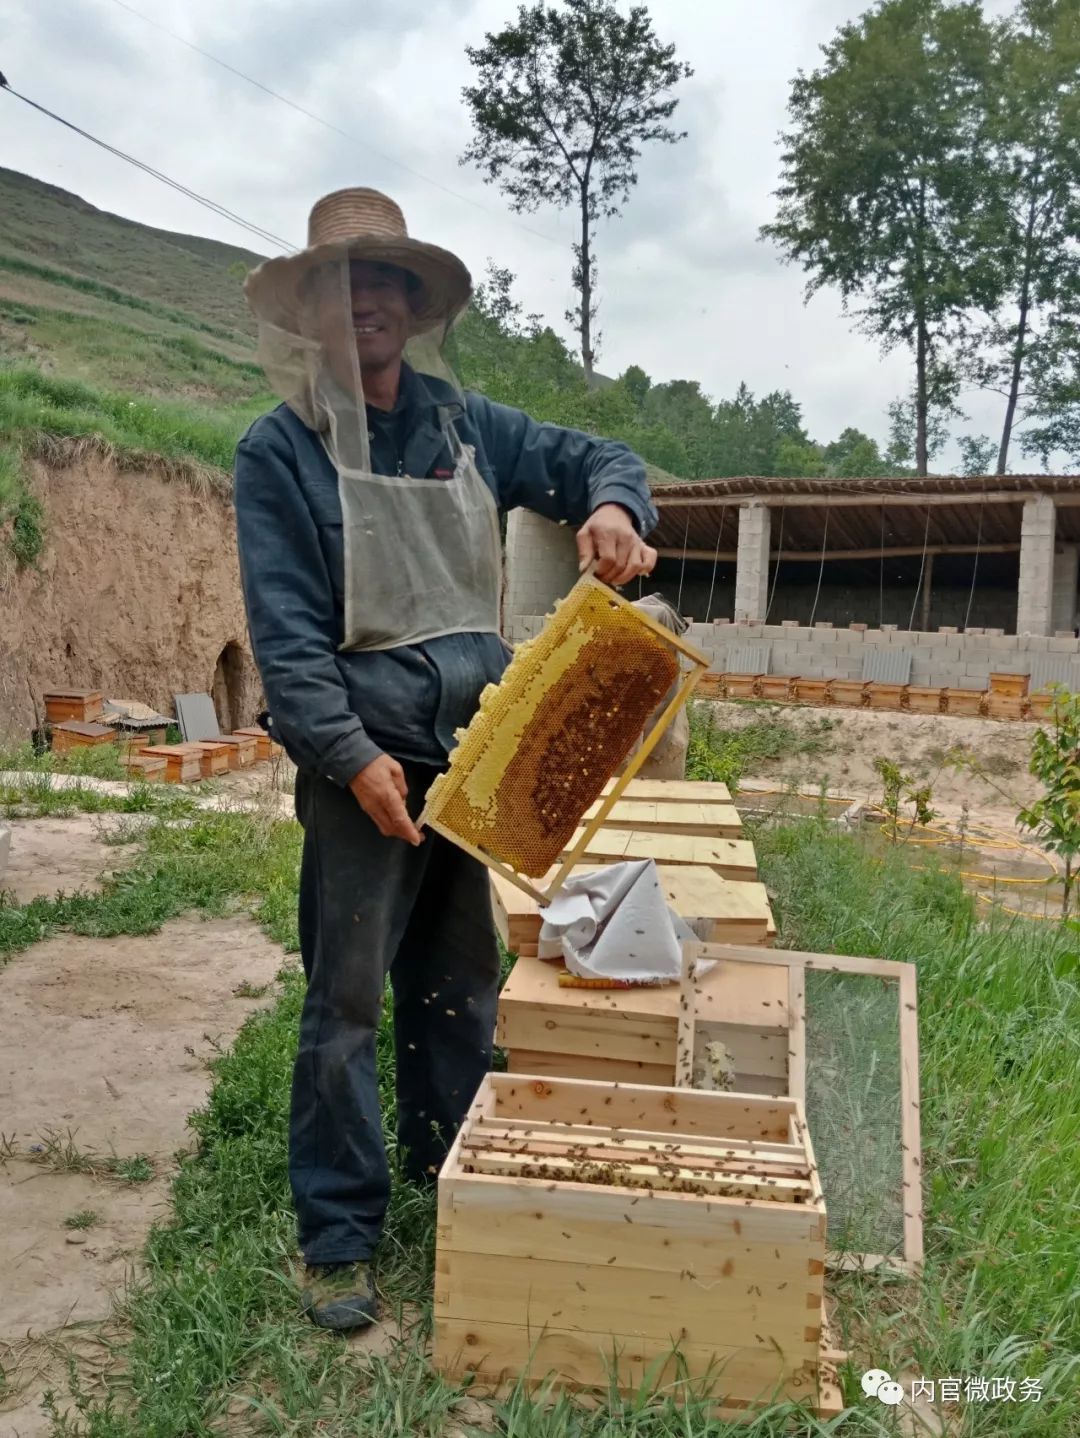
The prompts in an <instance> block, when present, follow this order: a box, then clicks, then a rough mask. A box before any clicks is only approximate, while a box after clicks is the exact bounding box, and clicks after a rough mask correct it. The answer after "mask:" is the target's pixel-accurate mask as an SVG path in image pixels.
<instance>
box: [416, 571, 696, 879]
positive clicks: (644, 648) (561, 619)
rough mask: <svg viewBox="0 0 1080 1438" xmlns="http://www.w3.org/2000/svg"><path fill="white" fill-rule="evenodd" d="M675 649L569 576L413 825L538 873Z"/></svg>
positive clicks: (485, 697) (640, 714) (665, 677)
mask: <svg viewBox="0 0 1080 1438" xmlns="http://www.w3.org/2000/svg"><path fill="white" fill-rule="evenodd" d="M687 652H688V650H687V646H685V645H683V644H682V643H681V642H680V641H678V640H677V639H676V637H675V636H674V635H670V634H668V633H667V632H666V631H665V630H662V629H660V628H659V626H656V625H654V624H652V623H651V622H650V621H648V620H647V619H646V618H645V617H644V616H643V615H642V614H641V612H640V611H639V610H637V609H635V608H634V607H633V606H632V605H631V604H629V603H628V602H627V601H626V600H624V599H622V598H620V597H619V596H618V595H617V594H615V593H614V592H613V591H612V590H610V589H608V588H607V587H606V586H605V585H602V584H600V583H598V582H597V581H596V580H593V579H591V578H588V577H586V578H584V579H582V580H580V581H579V582H578V583H577V584H576V585H575V586H574V588H573V590H572V591H571V592H570V594H569V595H568V596H567V598H566V599H564V600H563V601H562V602H561V603H559V604H557V605H556V606H555V612H554V613H553V614H552V615H551V616H550V617H549V619H548V621H547V623H546V624H545V626H544V628H543V630H542V631H541V633H540V634H539V635H537V637H536V638H535V639H533V640H530V641H529V642H528V643H526V644H522V645H519V646H518V647H517V649H516V650H515V652H514V657H513V659H512V660H511V662H510V664H509V666H508V668H507V670H506V673H505V674H504V675H503V678H502V680H501V681H500V683H499V684H497V685H489V686H488V688H487V689H485V690H484V692H483V694H482V695H481V698H480V708H479V710H478V711H477V713H476V715H475V717H474V718H473V720H472V722H471V723H470V724H469V726H468V728H467V729H465V730H464V731H461V732H460V733H459V735H458V738H459V741H460V742H459V744H458V746H457V748H456V749H455V750H454V752H453V753H452V754H451V756H450V767H449V770H448V771H447V773H446V774H443V775H440V776H439V778H438V779H436V781H435V783H434V784H433V785H432V786H431V788H430V790H429V791H428V794H427V805H426V808H425V811H424V814H423V816H422V821H423V822H432V823H435V824H437V826H438V828H439V829H440V830H441V831H443V832H446V833H448V834H449V835H450V837H452V838H454V837H456V838H459V839H460V840H462V841H464V842H465V843H466V844H467V845H471V846H472V847H473V848H474V849H477V850H479V851H481V852H482V853H483V854H485V855H487V856H490V857H491V858H492V859H494V860H496V861H498V862H500V863H503V864H505V865H507V866H508V867H509V868H511V869H513V870H514V871H515V872H516V873H518V874H524V875H527V876H529V877H530V878H539V877H540V876H541V875H543V874H546V873H547V872H548V870H549V869H550V868H551V867H552V866H553V865H554V864H555V863H556V861H557V860H558V858H559V856H560V854H561V853H562V852H563V850H564V849H565V848H566V845H567V844H568V842H569V841H570V839H571V838H572V836H573V834H574V831H575V830H576V829H577V827H578V824H579V823H580V821H581V816H582V815H583V814H584V812H585V811H586V809H588V808H589V806H590V805H591V804H592V803H593V802H594V801H595V800H596V799H598V798H599V797H600V795H601V794H602V792H603V790H604V786H605V784H607V782H608V780H609V779H610V778H611V777H612V775H613V774H614V773H615V771H616V770H617V769H618V768H619V766H620V765H621V764H622V763H623V761H624V760H625V759H626V758H627V757H628V755H629V754H630V751H631V750H632V748H633V746H634V743H635V741H636V740H637V738H638V737H639V735H640V734H641V732H642V729H643V728H644V726H645V724H646V721H647V720H648V718H649V716H650V714H652V713H653V711H654V710H655V709H656V707H657V706H658V704H659V703H660V701H661V700H662V699H663V698H664V696H665V695H666V694H667V693H668V691H669V690H670V689H671V688H672V686H673V685H674V684H675V683H676V681H677V680H678V679H679V677H680V654H681V653H687ZM691 652H692V651H691Z"/></svg>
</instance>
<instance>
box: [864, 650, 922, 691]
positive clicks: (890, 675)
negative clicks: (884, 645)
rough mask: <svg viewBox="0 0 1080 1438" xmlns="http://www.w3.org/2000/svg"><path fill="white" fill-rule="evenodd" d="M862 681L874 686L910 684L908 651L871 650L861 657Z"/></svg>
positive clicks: (909, 657) (909, 653)
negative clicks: (868, 681) (867, 681)
mask: <svg viewBox="0 0 1080 1438" xmlns="http://www.w3.org/2000/svg"><path fill="white" fill-rule="evenodd" d="M862 677H863V680H864V681H865V680H871V681H872V682H873V683H875V684H910V683H911V650H910V649H873V650H871V651H870V653H869V654H866V655H864V656H863V666H862Z"/></svg>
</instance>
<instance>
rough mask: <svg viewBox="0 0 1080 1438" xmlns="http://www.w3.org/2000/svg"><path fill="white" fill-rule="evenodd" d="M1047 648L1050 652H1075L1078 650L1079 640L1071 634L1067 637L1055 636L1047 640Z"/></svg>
mask: <svg viewBox="0 0 1080 1438" xmlns="http://www.w3.org/2000/svg"><path fill="white" fill-rule="evenodd" d="M1047 648H1048V650H1049V651H1050V653H1051V654H1076V653H1077V652H1078V651H1080V641H1078V640H1077V638H1076V636H1075V635H1073V634H1070V635H1068V637H1067V638H1058V637H1055V638H1053V639H1050V640H1048V641H1047Z"/></svg>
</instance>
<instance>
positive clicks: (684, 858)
mask: <svg viewBox="0 0 1080 1438" xmlns="http://www.w3.org/2000/svg"><path fill="white" fill-rule="evenodd" d="M581 833H584V830H582V831H581ZM579 838H580V834H577V835H575V836H574V841H573V844H572V848H571V850H569V851H568V852H573V849H574V848H576V841H577V840H578V839H579ZM576 857H577V860H578V862H579V863H581V864H598V863H599V864H611V863H614V862H615V861H616V860H619V859H655V860H656V862H657V863H658V864H696V865H702V866H704V867H705V868H708V869H712V870H713V871H714V872H715V873H717V874H719V875H720V877H721V878H722V879H735V880H742V879H756V878H757V876H758V869H757V856H756V855H755V853H754V846H753V844H752V843H751V842H750V841H749V839H712V838H702V837H701V836H700V835H697V834H650V833H642V832H640V831H639V830H637V829H606V828H601V829H599V830H597V832H596V833H595V834H594V835H593V836H592V838H590V839H589V840H588V842H587V843H586V845H585V847H584V849H583V850H582V851H581V852H580V853H578V854H577V855H576Z"/></svg>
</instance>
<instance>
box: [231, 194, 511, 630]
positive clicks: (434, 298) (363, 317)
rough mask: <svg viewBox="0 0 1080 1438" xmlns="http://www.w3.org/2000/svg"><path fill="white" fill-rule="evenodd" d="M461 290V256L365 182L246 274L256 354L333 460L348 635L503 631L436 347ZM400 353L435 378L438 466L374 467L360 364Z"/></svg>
mask: <svg viewBox="0 0 1080 1438" xmlns="http://www.w3.org/2000/svg"><path fill="white" fill-rule="evenodd" d="M470 293H471V280H470V277H469V272H468V270H467V269H466V268H465V266H464V265H463V264H462V263H461V261H460V260H459V259H458V258H457V257H456V256H455V255H453V254H451V253H450V252H449V251H448V250H444V249H441V248H440V247H439V246H437V245H431V244H426V243H424V242H422V241H420V240H415V239H412V238H410V236H409V234H408V231H407V229H406V226H405V218H404V216H403V215H402V212H401V210H400V209H399V208H398V206H397V205H396V204H395V203H394V202H393V201H392V200H390V199H388V198H387V197H386V196H385V195H382V194H379V193H378V192H377V191H375V190H367V189H349V190H339V191H336V192H335V193H334V194H331V195H326V196H324V198H323V199H321V200H319V201H318V202H317V203H316V205H315V207H314V208H313V210H312V212H311V216H310V218H309V221H308V245H307V248H306V249H304V250H302V251H301V252H300V253H299V254H296V255H289V256H283V257H280V258H277V259H272V260H266V261H265V262H264V263H263V264H261V265H259V267H258V268H257V269H255V270H253V271H252V272H251V274H250V275H249V276H248V278H247V282H246V284H245V294H246V296H247V300H248V303H249V305H250V306H251V309H252V311H253V312H254V314H255V317H256V319H257V321H258V327H259V359H260V362H261V363H262V365H263V368H264V369H265V371H266V374H267V377H268V378H269V380H270V383H271V385H272V386H273V388H274V390H275V391H276V393H277V394H279V395H280V396H281V398H282V399H283V400H284V401H285V402H286V404H287V405H288V406H289V408H290V409H291V410H293V412H294V413H295V414H296V415H297V416H298V417H299V418H300V419H301V420H302V421H303V422H304V424H306V425H307V426H308V427H309V428H311V429H313V430H315V431H317V433H318V434H319V437H320V440H321V442H322V444H323V445H324V447H325V449H326V452H327V454H328V455H329V457H330V460H331V462H332V463H333V465H334V468H335V469H336V471H337V474H338V481H339V494H340V497H341V504H342V519H343V528H344V536H343V537H344V550H345V611H346V613H345V621H344V642H343V644H342V648H345V649H387V648H394V647H396V646H398V645H403V644H410V643H418V642H420V641H421V640H422V639H426V638H432V637H434V634H436V633H441V634H445V633H455V632H461V631H465V630H471V631H477V632H487V631H489V630H491V629H492V628H493V629H494V632H498V602H497V589H498V584H499V582H500V575H499V569H500V559H499V546H498V515H497V512H496V508H495V502H494V497H493V496H492V495H491V493H490V491H489V490H488V488H487V486H486V484H485V483H484V481H483V479H482V478H481V477H480V476H479V474H478V473H477V471H476V467H475V464H474V462H473V455H472V452H471V450H469V449H468V448H467V447H464V446H462V445H461V443H460V441H459V439H458V436H457V431H456V429H455V427H454V423H453V420H454V417H455V416H456V415H458V414H460V413H461V409H462V404H463V399H462V394H461V389H460V386H459V385H458V383H457V380H456V379H455V377H454V375H453V372H452V371H451V369H450V366H449V364H448V363H447V361H446V359H445V358H444V355H443V346H444V343H445V341H446V339H447V336H448V335H449V332H450V328H451V326H452V325H453V323H454V321H455V320H456V319H457V318H458V316H459V315H460V314H461V312H462V311H463V310H464V308H465V306H466V304H467V303H468V300H469V295H470ZM399 356H402V357H403V360H404V364H405V365H406V366H407V370H406V375H407V374H408V371H409V370H411V371H412V372H413V374H414V375H415V376H418V377H419V380H420V381H421V383H422V382H423V381H424V380H432V381H437V382H438V383H433V384H432V385H431V387H430V393H431V395H432V397H433V398H434V400H435V416H434V421H435V423H436V424H437V426H438V429H437V430H436V431H435V434H436V438H438V432H439V431H440V430H441V432H442V437H443V438H444V440H445V451H446V454H447V456H448V461H449V463H448V465H447V473H446V475H444V476H443V477H442V478H435V479H431V478H428V477H427V471H426V470H425V471H424V472H423V473H422V474H421V475H419V476H410V475H407V474H405V473H403V472H400V467H399V473H398V474H395V475H391V476H387V475H378V474H375V473H373V465H372V457H371V438H372V423H373V421H372V419H371V416H370V415H369V413H368V408H367V405H366V404H365V397H364V374H365V372H366V373H368V374H369V376H370V375H371V374H373V373H375V372H378V371H379V370H380V369H381V368H383V367H385V365H386V364H387V363H388V362H389V363H391V364H392V363H396V361H397V358H398V357H399ZM408 382H409V383H415V381H414V380H409V381H408ZM428 413H430V407H429V410H428ZM400 453H401V449H400V446H399V454H400ZM493 535H494V547H493V542H492V536H493ZM493 593H494V594H495V596H496V597H495V600H494V607H493V602H492V594H493ZM435 616H439V617H438V618H436V617H435Z"/></svg>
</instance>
